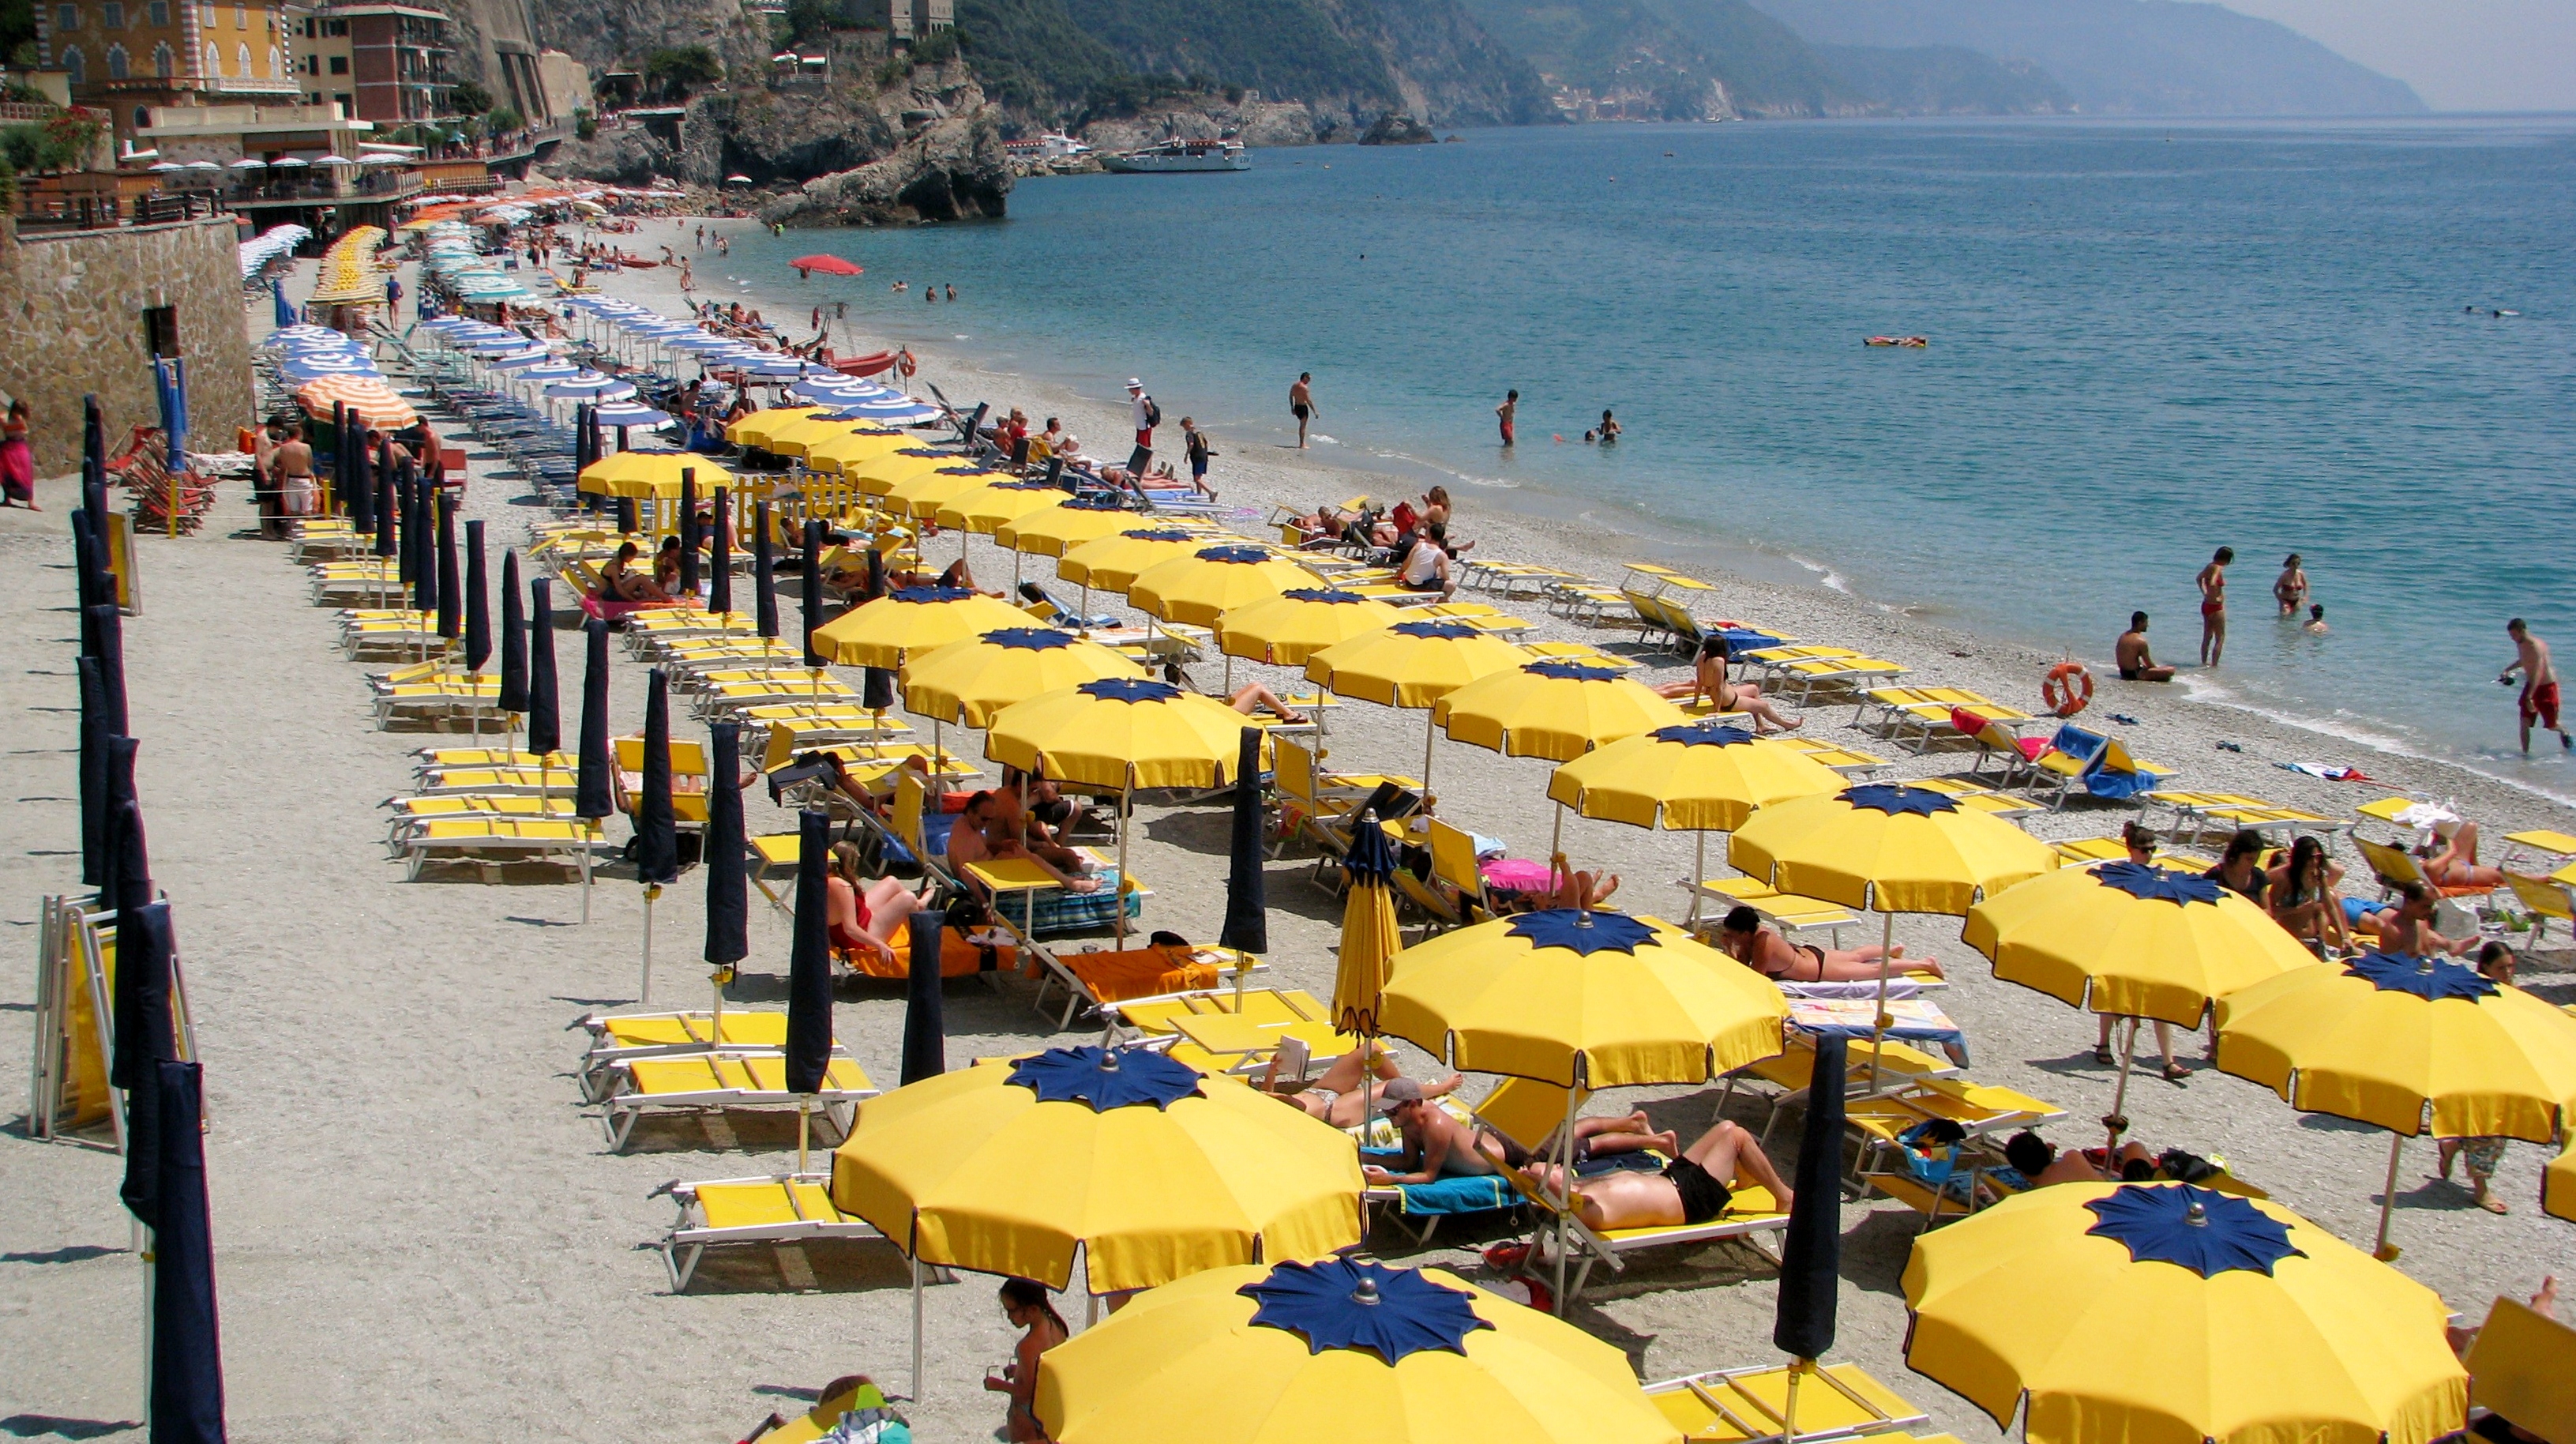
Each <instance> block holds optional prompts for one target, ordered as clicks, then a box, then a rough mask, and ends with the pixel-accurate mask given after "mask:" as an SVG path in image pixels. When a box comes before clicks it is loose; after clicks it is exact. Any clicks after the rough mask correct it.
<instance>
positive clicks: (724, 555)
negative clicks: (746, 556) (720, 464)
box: [707, 486, 733, 617]
mask: <svg viewBox="0 0 2576 1444" xmlns="http://www.w3.org/2000/svg"><path fill="white" fill-rule="evenodd" d="M712 531H713V532H714V535H712V536H710V537H709V538H708V539H707V546H708V548H709V553H708V555H709V557H710V558H711V560H712V563H713V575H711V576H709V577H708V578H707V585H708V586H709V588H710V589H711V590H710V591H709V592H708V594H707V609H708V610H709V611H712V612H714V613H715V614H716V615H717V616H720V617H721V616H724V615H726V614H728V613H730V612H731V611H733V513H732V512H731V511H729V510H727V509H726V503H725V489H724V488H723V487H721V486H720V487H717V488H716V510H715V524H714V526H713V528H712Z"/></svg>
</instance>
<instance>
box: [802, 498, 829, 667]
mask: <svg viewBox="0 0 2576 1444" xmlns="http://www.w3.org/2000/svg"><path fill="white" fill-rule="evenodd" d="M800 580H801V581H802V582H803V583H804V586H805V599H804V600H805V665H806V666H808V667H811V668H812V669H814V671H816V672H817V673H820V672H821V671H822V670H823V666H824V663H825V661H826V658H825V657H824V656H823V654H822V653H821V652H818V651H816V650H815V649H814V633H815V631H816V630H817V629H818V628H820V627H821V626H822V625H823V524H822V523H821V522H819V521H813V520H808V521H807V522H806V523H805V575H804V576H803V577H802V578H800Z"/></svg>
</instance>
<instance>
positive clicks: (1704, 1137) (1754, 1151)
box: [1534, 1119, 1791, 1233]
mask: <svg viewBox="0 0 2576 1444" xmlns="http://www.w3.org/2000/svg"><path fill="white" fill-rule="evenodd" d="M1534 1176H1535V1178H1536V1180H1537V1182H1538V1183H1539V1184H1540V1186H1541V1187H1543V1188H1548V1189H1551V1190H1553V1189H1554V1188H1555V1186H1556V1185H1557V1183H1558V1179H1557V1176H1556V1172H1555V1170H1554V1169H1553V1168H1549V1169H1544V1170H1541V1171H1540V1172H1539V1173H1538V1174H1536V1175H1534ZM1748 1182H1749V1183H1752V1184H1755V1185H1757V1186H1759V1187H1760V1188H1762V1189H1763V1190H1764V1191H1765V1192H1767V1193H1769V1194H1770V1195H1771V1199H1772V1207H1774V1208H1777V1209H1779V1210H1780V1211H1782V1212H1784V1213H1785V1212H1787V1211H1788V1208H1789V1204H1790V1201H1791V1199H1790V1192H1789V1185H1788V1183H1787V1181H1786V1180H1784V1179H1782V1178H1781V1177H1780V1170H1779V1169H1777V1168H1774V1167H1772V1166H1771V1158H1770V1155H1768V1154H1766V1153H1764V1152H1763V1151H1762V1145H1761V1143H1760V1142H1759V1141H1757V1140H1756V1139H1755V1138H1754V1136H1753V1135H1752V1134H1751V1133H1748V1132H1746V1131H1745V1129H1744V1126H1743V1125H1742V1124H1739V1123H1735V1122H1731V1121H1729V1120H1726V1119H1720V1120H1718V1122H1717V1125H1716V1126H1715V1127H1713V1128H1711V1129H1709V1130H1708V1131H1707V1132H1706V1133H1703V1134H1701V1135H1700V1136H1699V1138H1698V1140H1697V1141H1695V1142H1693V1143H1692V1144H1691V1146H1690V1147H1689V1148H1688V1149H1686V1150H1684V1151H1683V1153H1682V1155H1681V1156H1680V1157H1679V1158H1676V1159H1674V1160H1673V1161H1672V1162H1670V1163H1668V1164H1666V1165H1664V1170H1663V1172H1661V1173H1640V1172H1635V1171H1632V1170H1625V1169H1623V1170H1620V1171H1618V1172H1615V1173H1603V1174H1596V1175H1595V1176H1593V1177H1591V1178H1582V1179H1577V1180H1575V1184H1574V1211H1575V1216H1576V1217H1578V1218H1580V1219H1582V1220H1583V1223H1584V1226H1585V1227H1587V1228H1590V1229H1591V1230H1593V1231H1594V1232H1596V1233H1599V1232H1603V1231H1606V1230H1609V1229H1614V1228H1671V1227H1676V1226H1678V1225H1682V1224H1695V1223H1706V1222H1708V1221H1709V1220H1710V1219H1713V1218H1716V1217H1717V1216H1718V1215H1720V1214H1722V1213H1724V1212H1726V1208H1727V1205H1728V1204H1730V1203H1732V1202H1734V1201H1735V1189H1736V1187H1737V1186H1738V1185H1740V1184H1744V1183H1748Z"/></svg>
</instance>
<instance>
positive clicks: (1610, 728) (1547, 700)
mask: <svg viewBox="0 0 2576 1444" xmlns="http://www.w3.org/2000/svg"><path fill="white" fill-rule="evenodd" d="M1689 720H1690V717H1689V715H1688V714H1686V713H1684V712H1683V711H1682V709H1681V708H1679V707H1676V706H1674V705H1673V704H1672V703H1671V702H1670V701H1669V700H1667V699H1665V698H1664V697H1661V696H1659V695H1657V694H1656V692H1655V689H1654V688H1652V687H1649V686H1647V685H1646V684H1644V683H1643V682H1639V681H1637V680H1635V679H1634V678H1631V677H1630V676H1628V675H1627V674H1626V673H1624V672H1621V671H1619V670H1617V669H1615V668H1611V667H1594V666H1589V665H1586V664H1585V663H1582V662H1568V661H1554V660H1550V661H1539V662H1523V663H1522V664H1521V665H1520V666H1519V667H1518V668H1516V669H1514V670H1512V671H1509V672H1496V673H1493V674H1492V675H1490V676H1486V677H1480V678H1478V679H1477V680H1475V681H1473V682H1470V683H1468V684H1467V685H1466V686H1464V687H1461V688H1459V689H1458V690H1457V691H1455V692H1452V693H1450V694H1449V695H1448V696H1445V697H1443V698H1441V699H1440V700H1439V701H1438V702H1435V703H1433V704H1432V707H1431V721H1432V723H1433V724H1434V725H1435V726H1438V727H1439V728H1440V729H1441V730H1443V731H1445V732H1447V733H1448V734H1449V740H1451V741H1453V742H1465V743H1468V744H1470V745H1472V746H1476V747H1483V748H1486V749H1488V750H1490V751H1494V752H1500V753H1502V754H1503V755H1504V756H1506V757H1544V758H1547V759H1548V760H1550V761H1553V762H1570V761H1572V760H1573V759H1575V758H1577V757H1580V756H1582V755H1583V754H1584V753H1586V752H1589V751H1591V750H1592V749H1593V748H1595V747H1603V746H1607V745H1609V744H1610V743H1613V742H1616V741H1618V740H1620V739H1621V738H1623V737H1634V736H1636V735H1637V734H1639V733H1641V732H1651V731H1653V730H1654V729H1656V728H1658V727H1670V726H1673V725H1674V724H1676V723H1681V722H1687V721H1689Z"/></svg>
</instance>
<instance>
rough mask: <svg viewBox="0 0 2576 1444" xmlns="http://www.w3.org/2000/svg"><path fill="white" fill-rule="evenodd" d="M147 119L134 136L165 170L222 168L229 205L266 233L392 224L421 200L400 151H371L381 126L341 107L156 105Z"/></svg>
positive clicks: (416, 182) (332, 104)
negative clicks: (282, 226) (397, 209)
mask: <svg viewBox="0 0 2576 1444" xmlns="http://www.w3.org/2000/svg"><path fill="white" fill-rule="evenodd" d="M147 120H148V123H147V124H146V125H144V126H142V127H141V128H140V129H138V130H137V131H136V132H135V134H136V136H137V137H138V138H139V139H140V140H141V141H142V142H143V143H144V144H146V145H148V146H150V147H152V148H153V149H154V150H155V151H157V152H158V153H159V154H160V156H161V161H162V163H163V164H175V165H182V166H185V165H190V164H192V163H195V162H198V161H207V162H211V163H212V164H213V165H215V166H218V167H221V168H222V169H221V172H220V174H222V175H223V176H224V177H225V178H226V179H225V181H224V186H225V189H224V193H223V198H224V203H225V204H226V205H229V206H231V207H232V208H233V209H234V210H236V211H239V212H241V213H242V214H243V215H245V216H247V217H249V218H250V220H251V221H252V223H253V224H254V225H256V226H257V228H258V229H260V230H266V229H268V228H269V227H270V226H272V225H276V224H279V223H281V222H285V221H294V222H296V223H297V224H299V225H303V226H307V227H310V228H311V229H313V230H314V231H316V232H319V233H321V234H323V235H335V234H337V233H339V232H341V231H344V230H347V229H348V228H349V227H351V226H358V225H387V224H389V223H390V221H391V220H392V210H393V207H394V206H395V205H396V204H398V203H399V202H401V201H402V200H404V199H406V198H407V197H410V196H413V195H417V194H419V193H420V189H421V177H420V175H419V173H418V172H417V171H416V170H414V169H412V168H410V167H408V166H406V165H404V164H402V163H401V154H400V152H397V151H393V150H390V149H387V150H384V151H381V152H377V153H372V154H371V153H370V152H369V151H368V150H367V149H366V146H367V142H366V140H365V137H366V136H368V135H370V134H372V133H373V132H374V131H375V129H376V127H375V124H374V122H372V121H365V120H359V119H356V118H354V117H352V116H350V115H349V114H348V113H347V112H346V111H344V110H342V109H341V108H340V106H339V104H338V103H337V102H325V103H323V104H321V105H300V104H286V105H172V106H155V107H153V108H152V110H151V112H150V114H149V116H148V117H147ZM237 161H257V162H260V164H258V165H256V166H247V165H236V164H235V162H237Z"/></svg>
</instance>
